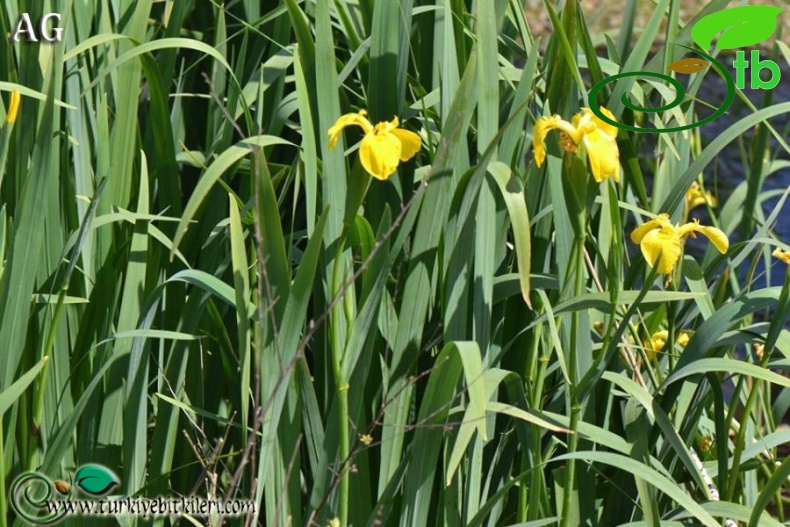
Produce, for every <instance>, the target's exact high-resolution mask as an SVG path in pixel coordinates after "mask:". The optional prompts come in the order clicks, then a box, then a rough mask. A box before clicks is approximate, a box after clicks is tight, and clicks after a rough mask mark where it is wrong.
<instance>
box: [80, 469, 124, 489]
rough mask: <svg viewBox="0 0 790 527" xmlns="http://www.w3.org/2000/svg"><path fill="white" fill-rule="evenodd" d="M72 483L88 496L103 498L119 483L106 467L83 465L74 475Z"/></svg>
mask: <svg viewBox="0 0 790 527" xmlns="http://www.w3.org/2000/svg"><path fill="white" fill-rule="evenodd" d="M74 483H76V484H77V486H78V487H79V488H80V489H81V490H84V491H85V492H87V493H88V494H92V495H93V496H104V495H105V494H107V493H108V492H110V491H111V490H112V489H113V487H115V486H117V485H119V484H120V483H121V482H120V480H119V479H118V477H117V476H116V475H115V474H113V473H112V471H111V470H110V469H108V468H107V467H103V466H101V465H83V466H81V467H80V468H79V470H77V473H76V474H75V475H74Z"/></svg>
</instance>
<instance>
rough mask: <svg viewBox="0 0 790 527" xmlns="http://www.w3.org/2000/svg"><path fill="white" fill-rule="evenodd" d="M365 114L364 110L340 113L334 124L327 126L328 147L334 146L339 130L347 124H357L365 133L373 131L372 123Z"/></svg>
mask: <svg viewBox="0 0 790 527" xmlns="http://www.w3.org/2000/svg"><path fill="white" fill-rule="evenodd" d="M365 115H367V112H366V111H365V110H360V111H359V112H357V113H347V114H345V115H341V116H340V118H338V120H337V121H335V124H333V125H332V126H331V127H330V128H329V132H327V133H328V134H329V149H330V150H332V149H333V148H334V147H335V145H336V144H337V140H338V139H339V138H340V134H341V132H342V131H343V129H344V128H346V127H347V126H359V127H361V128H362V130H363V131H364V132H365V133H366V134H368V133H370V132H371V131H373V125H372V124H370V121H368V119H367V118H366V117H365Z"/></svg>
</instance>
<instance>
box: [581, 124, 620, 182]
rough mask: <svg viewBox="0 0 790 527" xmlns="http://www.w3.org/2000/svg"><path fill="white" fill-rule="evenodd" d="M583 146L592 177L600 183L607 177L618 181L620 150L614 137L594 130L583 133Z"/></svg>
mask: <svg viewBox="0 0 790 527" xmlns="http://www.w3.org/2000/svg"><path fill="white" fill-rule="evenodd" d="M584 148H585V149H586V150H587V158H588V159H589V160H590V169H591V170H592V174H593V178H595V181H596V182H597V183H600V182H602V181H604V180H606V179H608V178H609V177H613V178H614V180H615V181H616V182H618V183H619V182H620V150H619V149H618V148H617V141H615V139H614V137H612V136H610V135H607V134H605V133H603V132H602V131H601V130H595V131H593V132H590V133H586V134H584Z"/></svg>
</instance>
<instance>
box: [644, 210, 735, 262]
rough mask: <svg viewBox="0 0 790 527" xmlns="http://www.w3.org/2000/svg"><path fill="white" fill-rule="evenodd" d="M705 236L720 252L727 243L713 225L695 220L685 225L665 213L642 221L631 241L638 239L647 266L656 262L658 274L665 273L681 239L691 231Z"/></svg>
mask: <svg viewBox="0 0 790 527" xmlns="http://www.w3.org/2000/svg"><path fill="white" fill-rule="evenodd" d="M697 232H699V233H700V234H702V235H704V236H706V237H707V238H708V239H709V240H710V241H711V242H712V243H713V245H714V246H716V249H718V250H719V252H720V253H722V254H725V253H726V252H727V250H728V249H729V247H730V241H729V239H727V235H726V234H724V232H722V231H721V230H719V229H717V228H716V227H705V226H703V225H700V224H699V223H698V222H696V221H695V222H693V223H686V224H685V225H672V223H671V222H670V221H669V215H667V214H661V215H659V217H658V218H656V219H654V220H650V221H648V222H645V223H644V224H643V225H641V226H640V227H637V228H636V229H635V230H634V232H632V233H631V241H633V242H634V243H638V244H639V246H640V248H641V249H642V254H643V255H644V257H645V260H647V263H648V264H649V265H650V267H653V266H654V265H656V263H657V264H658V266H657V269H658V272H659V273H660V274H669V273H671V272H672V269H674V267H675V264H676V263H677V261H678V260H679V259H680V253H681V252H682V251H683V242H684V241H685V240H686V237H687V236H695V233H697Z"/></svg>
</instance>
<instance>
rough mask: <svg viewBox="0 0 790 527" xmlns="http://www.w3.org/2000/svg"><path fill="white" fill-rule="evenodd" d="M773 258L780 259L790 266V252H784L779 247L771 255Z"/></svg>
mask: <svg viewBox="0 0 790 527" xmlns="http://www.w3.org/2000/svg"><path fill="white" fill-rule="evenodd" d="M771 255H772V256H774V257H776V258H779V259H780V260H782V261H783V262H784V263H786V264H787V265H790V251H783V250H782V249H780V248H779V247H777V248H776V250H775V251H774V252H772V253H771Z"/></svg>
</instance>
